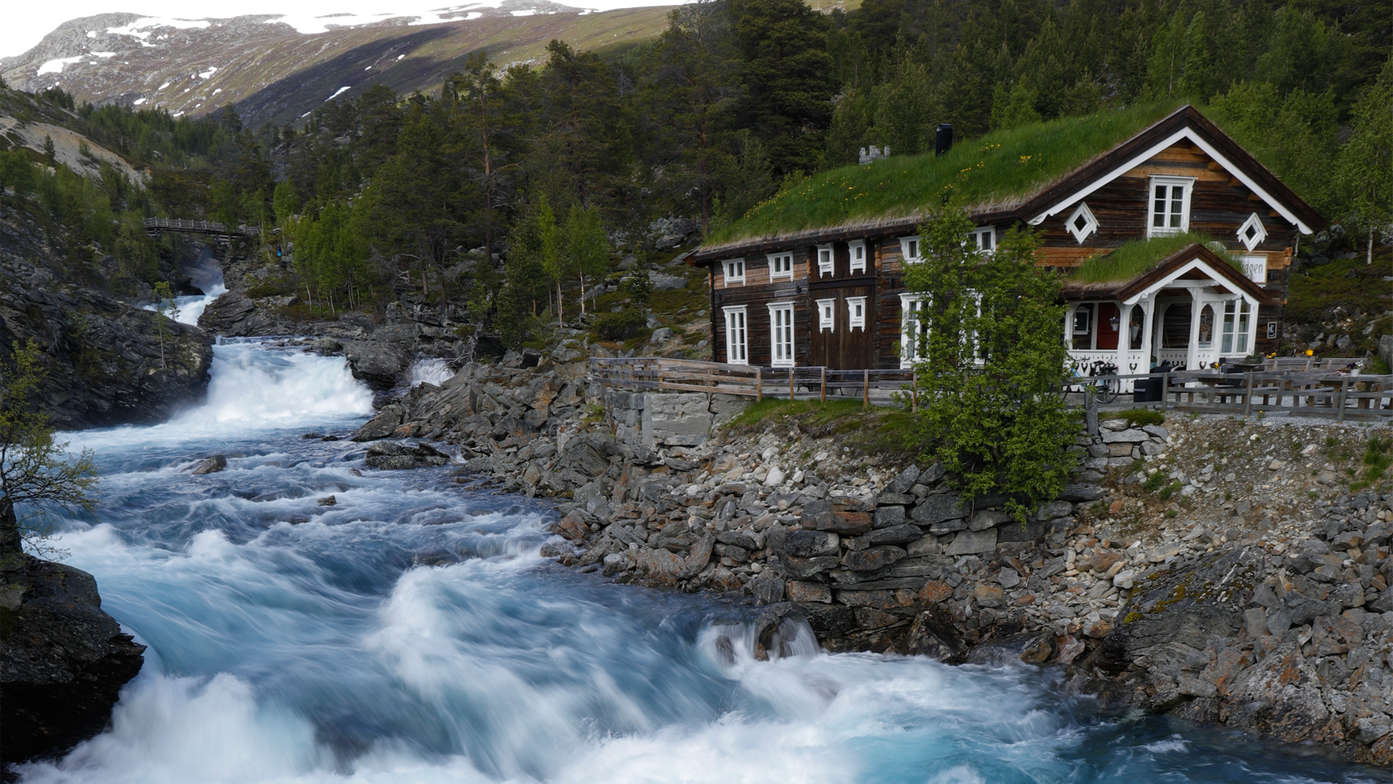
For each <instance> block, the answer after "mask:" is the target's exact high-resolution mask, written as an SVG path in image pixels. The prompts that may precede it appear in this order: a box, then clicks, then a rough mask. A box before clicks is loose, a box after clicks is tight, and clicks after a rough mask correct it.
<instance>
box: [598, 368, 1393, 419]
mask: <svg viewBox="0 0 1393 784" xmlns="http://www.w3.org/2000/svg"><path fill="white" fill-rule="evenodd" d="M1329 362H1330V361H1329V360H1326V363H1327V367H1330V365H1329V364H1328V363H1329ZM1345 366H1346V365H1345V364H1343V363H1342V364H1339V365H1336V366H1334V367H1340V368H1343V367H1345ZM590 378H591V379H592V380H594V381H597V382H599V383H602V384H604V385H606V386H610V387H614V388H617V389H635V390H666V391H675V392H708V393H713V394H722V395H737V396H742V397H749V398H753V399H755V400H762V399H764V398H766V397H770V398H781V399H786V400H827V399H829V398H832V399H843V400H845V399H853V400H854V399H860V400H861V401H862V403H863V404H864V405H868V406H869V405H873V404H874V405H888V404H891V403H908V404H909V405H910V407H911V408H917V407H918V402H919V401H918V397H917V395H918V392H917V390H916V389H915V384H914V380H915V379H914V371H913V370H833V369H831V368H825V367H816V366H815V367H795V368H761V367H748V366H744V365H727V364H724V363H721V362H701V361H696V360H686V359H663V358H659V357H639V358H618V359H610V358H603V359H602V358H595V359H591V360H590ZM1132 387H1141V388H1142V393H1141V394H1140V395H1134V394H1133V393H1132V392H1118V393H1115V394H1116V397H1115V398H1114V397H1113V395H1114V391H1115V390H1118V389H1122V388H1132ZM1148 392H1149V393H1150V394H1147V393H1148ZM1061 394H1062V395H1063V396H1064V398H1065V399H1066V400H1067V401H1069V402H1070V403H1073V404H1077V405H1080V406H1084V405H1098V404H1099V403H1101V408H1102V409H1104V410H1107V409H1122V408H1132V407H1135V406H1154V407H1159V408H1160V409H1161V410H1162V411H1165V410H1170V409H1173V410H1180V411H1200V412H1211V413H1228V414H1241V415H1244V416H1249V415H1253V414H1257V413H1258V412H1265V413H1274V414H1277V413H1283V414H1290V415H1296V416H1320V417H1328V418H1333V419H1335V420H1337V421H1344V420H1345V419H1372V418H1393V375H1384V376H1369V375H1355V374H1347V373H1343V372H1337V371H1336V370H1331V369H1319V368H1313V367H1312V365H1311V364H1310V363H1306V362H1303V363H1301V364H1300V366H1299V369H1295V368H1294V369H1275V370H1273V369H1268V370H1253V371H1248V372H1242V373H1220V372H1218V371H1171V372H1165V373H1134V374H1126V375H1113V376H1090V377H1082V378H1076V379H1073V380H1072V381H1071V382H1070V383H1069V384H1068V385H1066V387H1065V388H1064V389H1063V390H1061Z"/></svg>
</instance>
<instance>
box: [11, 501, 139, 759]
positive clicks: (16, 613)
mask: <svg viewBox="0 0 1393 784" xmlns="http://www.w3.org/2000/svg"><path fill="white" fill-rule="evenodd" d="M16 526H17V524H16V522H15V518H14V514H13V511H12V510H11V509H10V507H9V504H8V503H6V502H5V501H4V500H3V499H0V727H3V728H4V742H3V743H0V765H3V764H9V763H14V762H22V761H24V760H28V759H34V758H36V757H46V756H53V755H56V754H60V753H62V752H64V751H66V750H67V749H69V748H71V747H72V746H73V745H75V744H77V743H78V742H80V741H82V740H85V739H86V738H89V737H91V736H93V735H95V734H97V733H98V732H101V730H102V729H103V728H104V727H105V726H106V725H107V722H108V721H110V719H111V710H112V707H113V706H114V705H115V704H116V697H117V694H118V693H119V692H120V690H121V687H122V686H123V685H124V684H125V683H126V682H127V681H129V680H130V679H131V678H133V677H135V675H136V673H138V672H140V667H141V664H142V662H143V659H142V652H143V651H144V650H145V646H143V645H139V644H137V643H136V642H134V641H133V640H132V639H131V637H130V635H128V634H123V633H122V632H121V627H120V625H119V624H118V623H117V622H116V620H115V619H114V618H112V617H111V616H110V615H107V614H106V613H105V612H102V609H101V597H100V596H98V595H97V581H96V580H95V579H93V577H92V575H90V574H88V573H86V572H84V571H81V570H79V569H74V568H72V567H71V566H64V565H63V564H58V563H52V562H50V561H44V560H41V559H39V558H34V557H33V556H30V555H26V554H24V553H23V552H21V550H20V547H19V536H18V530H17V527H16Z"/></svg>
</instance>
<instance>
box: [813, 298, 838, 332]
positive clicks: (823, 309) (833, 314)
mask: <svg viewBox="0 0 1393 784" xmlns="http://www.w3.org/2000/svg"><path fill="white" fill-rule="evenodd" d="M817 329H818V331H819V332H835V331H836V330H837V298H836V297H832V298H831V299H820V300H818V301H817Z"/></svg>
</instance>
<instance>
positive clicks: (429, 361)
mask: <svg viewBox="0 0 1393 784" xmlns="http://www.w3.org/2000/svg"><path fill="white" fill-rule="evenodd" d="M454 375H455V371H454V370H452V369H450V363H448V362H446V361H445V360H443V359H436V358H433V357H432V358H426V359H418V360H416V362H415V363H413V364H412V365H411V382H410V385H411V386H413V387H414V386H419V385H421V384H434V385H436V386H440V385H441V384H444V383H445V382H446V381H449V380H450V378H451V377H452V376H454Z"/></svg>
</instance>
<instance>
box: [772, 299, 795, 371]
mask: <svg viewBox="0 0 1393 784" xmlns="http://www.w3.org/2000/svg"><path fill="white" fill-rule="evenodd" d="M769 364H770V365H773V366H774V367H793V303H792V302H772V303H770V304H769Z"/></svg>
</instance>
